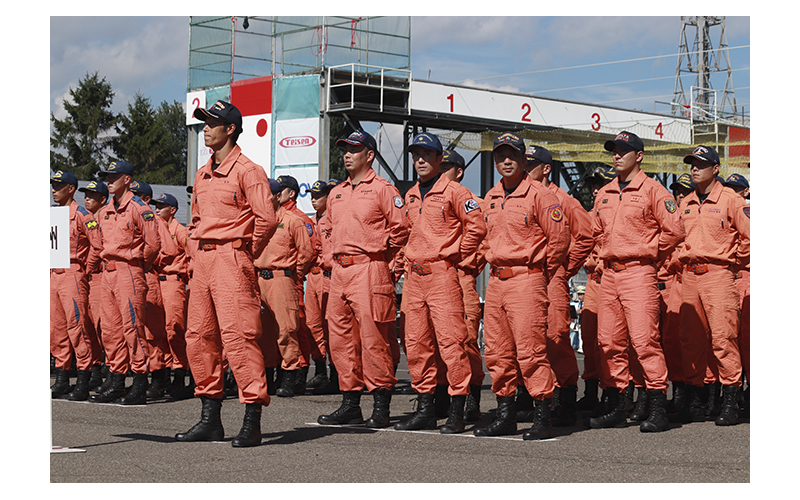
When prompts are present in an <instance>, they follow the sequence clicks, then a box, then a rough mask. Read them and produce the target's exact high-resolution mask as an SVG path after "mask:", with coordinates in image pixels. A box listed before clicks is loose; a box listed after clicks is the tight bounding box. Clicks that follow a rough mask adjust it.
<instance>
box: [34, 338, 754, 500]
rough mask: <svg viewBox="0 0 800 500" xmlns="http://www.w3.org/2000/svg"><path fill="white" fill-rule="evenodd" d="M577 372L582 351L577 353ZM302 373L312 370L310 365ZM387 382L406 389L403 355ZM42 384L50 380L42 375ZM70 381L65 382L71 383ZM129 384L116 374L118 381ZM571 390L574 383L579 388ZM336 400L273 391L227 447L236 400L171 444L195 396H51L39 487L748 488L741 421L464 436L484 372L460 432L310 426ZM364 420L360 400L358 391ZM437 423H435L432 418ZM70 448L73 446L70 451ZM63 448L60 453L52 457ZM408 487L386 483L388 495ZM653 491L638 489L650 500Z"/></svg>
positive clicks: (400, 413)
mask: <svg viewBox="0 0 800 500" xmlns="http://www.w3.org/2000/svg"><path fill="white" fill-rule="evenodd" d="M578 359H579V365H580V367H581V370H582V364H583V357H582V355H580V354H578ZM311 372H312V373H311V374H309V379H310V378H311V376H312V375H313V368H312V370H311ZM397 376H398V378H399V379H400V382H399V383H398V387H402V386H407V385H408V383H409V376H408V371H407V366H406V364H405V358H403V361H402V363H401V365H400V367H399V369H398V374H397ZM51 383H52V381H51ZM73 383H74V379H73ZM130 383H131V379H130V378H129V379H128V385H130ZM578 394H579V397H580V396H581V395H582V394H583V383H582V381H581V382H580V384H579V393H578ZM412 399H413V395H409V394H394V395H393V399H392V406H391V410H392V417H391V420H392V423H394V422H397V421H399V420H401V419H404V418H407V416H408V415H410V414H411V413H412V411H413V401H412ZM340 402H341V396H340V395H326V396H314V395H302V396H295V397H293V398H277V397H273V398H272V402H271V404H270V405H269V406H268V407H265V408H264V410H263V414H262V424H261V429H262V433H263V441H262V445H261V446H258V447H254V448H233V447H232V446H231V445H230V441H231V440H232V438H233V437H234V436H235V435H236V434H237V433H238V431H239V428H240V427H241V423H242V417H243V414H244V407H243V405H241V404H239V402H238V400H237V399H236V398H227V399H226V400H225V401H224V402H223V405H222V420H223V426H224V428H225V439H224V441H221V442H203V443H179V442H177V441H175V439H174V435H175V434H176V433H178V432H183V431H186V430H187V429H189V428H190V427H191V426H192V425H194V424H195V423H196V422H197V421H198V420H199V416H200V402H199V400H197V399H191V400H185V401H168V400H166V399H165V400H156V401H148V403H147V405H145V406H134V407H123V406H119V405H113V404H92V403H88V402H70V401H66V400H52V401H51V407H52V441H51V444H52V445H53V446H54V447H64V448H66V450H54V449H51V453H50V482H51V483H371V484H375V483H749V482H750V480H751V467H750V423H749V421H748V420H744V421H740V423H739V424H738V425H735V426H732V427H718V426H716V425H715V424H714V422H711V421H709V422H699V423H692V424H689V425H679V424H670V429H669V430H668V431H666V432H663V433H656V434H644V433H641V432H640V431H639V425H638V423H634V422H629V423H628V425H627V426H626V427H624V428H613V429H587V428H586V427H584V426H583V424H582V423H580V422H579V423H578V424H577V425H575V426H573V427H568V428H555V429H554V431H555V436H554V437H553V438H552V439H548V440H545V441H523V440H522V434H523V433H524V432H525V431H526V430H527V429H528V428H529V426H530V423H519V424H518V432H517V434H516V435H514V436H504V437H494V438H493V437H481V438H479V437H475V436H474V435H473V434H472V430H473V429H474V428H477V427H484V426H487V425H488V424H489V423H490V422H491V421H492V419H493V410H494V408H495V406H496V401H495V398H494V395H493V394H492V393H491V390H490V378H489V376H488V372H487V376H486V378H485V379H484V385H483V391H482V401H481V410H482V412H483V413H482V417H481V420H480V421H479V422H477V423H475V424H468V426H467V432H465V433H463V434H457V435H443V434H440V433H439V432H438V430H431V431H395V430H394V429H392V428H388V429H381V430H372V429H366V428H364V427H359V426H352V427H338V426H321V425H319V424H317V423H316V420H317V417H318V416H319V415H322V414H327V413H330V412H332V411H333V410H335V409H336V408H338V406H339V404H340ZM361 403H362V410H363V412H364V417H365V418H367V417H368V416H369V414H370V413H371V410H372V397H371V396H370V395H368V394H364V395H363V396H362V401H361ZM444 421H445V419H441V420H440V421H439V424H440V425H441V424H443V423H444ZM72 450H83V451H80V452H77V451H72ZM56 451H68V452H56ZM402 491H408V490H403V489H396V490H395V489H392V490H389V491H384V492H383V493H385V494H389V495H390V496H391V494H392V493H398V492H402ZM652 493H653V492H651V493H650V494H648V496H653V495H652Z"/></svg>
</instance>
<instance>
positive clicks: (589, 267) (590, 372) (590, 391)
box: [576, 165, 617, 416]
mask: <svg viewBox="0 0 800 500" xmlns="http://www.w3.org/2000/svg"><path fill="white" fill-rule="evenodd" d="M616 175H617V173H616V172H615V171H614V169H613V168H611V167H608V166H606V165H601V166H599V167H597V169H596V170H595V172H594V173H593V174H592V176H591V177H589V179H588V181H587V182H588V183H589V184H590V185H591V186H592V200H595V199H596V198H597V193H598V192H599V191H600V188H602V187H603V186H605V185H606V184H608V183H609V182H611V181H612V180H613V179H614V177H615V176H616ZM599 251H600V246H599V245H598V242H597V241H595V242H594V247H593V248H592V252H591V253H590V254H589V257H588V258H587V259H586V262H585V263H584V264H583V267H585V268H586V272H587V274H588V276H587V281H586V293H585V294H584V297H583V308H581V342H582V344H583V374H582V375H581V378H582V379H583V382H584V396H583V397H582V398H581V399H580V400H579V401H578V403H577V405H576V408H577V410H578V411H594V410H595V409H596V408H597V407H598V403H599V402H600V399H599V398H598V388H599V387H600V381H601V379H602V369H601V361H600V348H599V346H598V344H597V309H598V306H599V300H600V278H601V276H602V275H603V265H602V262H599V260H598V258H597V254H598V252H599ZM602 388H603V389H605V387H604V386H603V387H602ZM596 416H599V415H596Z"/></svg>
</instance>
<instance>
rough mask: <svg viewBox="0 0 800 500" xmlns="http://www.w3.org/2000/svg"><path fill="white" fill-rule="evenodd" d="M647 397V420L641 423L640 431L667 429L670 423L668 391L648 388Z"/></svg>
mask: <svg viewBox="0 0 800 500" xmlns="http://www.w3.org/2000/svg"><path fill="white" fill-rule="evenodd" d="M647 399H648V401H649V408H648V412H647V420H645V421H644V422H642V423H641V424H639V431H641V432H662V431H665V430H667V427H668V424H669V421H668V420H667V407H666V405H667V393H665V392H663V391H660V390H658V389H648V390H647ZM637 404H638V401H637Z"/></svg>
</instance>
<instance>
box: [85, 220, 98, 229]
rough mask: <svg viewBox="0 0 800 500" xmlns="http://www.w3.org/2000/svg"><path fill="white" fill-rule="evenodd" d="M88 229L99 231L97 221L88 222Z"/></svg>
mask: <svg viewBox="0 0 800 500" xmlns="http://www.w3.org/2000/svg"><path fill="white" fill-rule="evenodd" d="M86 229H97V221H96V220H90V221H89V222H87V223H86Z"/></svg>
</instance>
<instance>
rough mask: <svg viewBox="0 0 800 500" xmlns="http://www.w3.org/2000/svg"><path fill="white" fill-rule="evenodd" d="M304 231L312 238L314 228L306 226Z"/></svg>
mask: <svg viewBox="0 0 800 500" xmlns="http://www.w3.org/2000/svg"><path fill="white" fill-rule="evenodd" d="M306 229H308V235H309V236H314V226H312V225H311V224H306Z"/></svg>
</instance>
